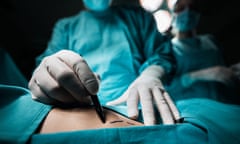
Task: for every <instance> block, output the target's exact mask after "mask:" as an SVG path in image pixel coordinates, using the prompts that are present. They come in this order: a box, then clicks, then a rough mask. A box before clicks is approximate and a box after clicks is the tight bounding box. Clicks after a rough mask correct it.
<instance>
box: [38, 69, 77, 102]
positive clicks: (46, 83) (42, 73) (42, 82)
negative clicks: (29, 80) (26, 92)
mask: <svg viewBox="0 0 240 144" xmlns="http://www.w3.org/2000/svg"><path fill="white" fill-rule="evenodd" d="M34 78H35V80H34V82H35V85H37V86H38V87H39V88H40V89H41V91H42V92H43V93H44V95H45V96H47V97H48V98H49V99H54V100H55V101H59V102H62V103H66V104H68V103H76V102H77V100H76V99H75V98H74V97H73V96H72V95H71V94H70V93H69V92H67V91H66V90H65V89H64V88H62V87H60V86H59V84H58V83H57V82H56V81H55V79H54V78H52V76H51V75H50V74H49V73H48V71H47V70H46V69H45V67H42V69H39V70H38V71H35V72H34Z"/></svg>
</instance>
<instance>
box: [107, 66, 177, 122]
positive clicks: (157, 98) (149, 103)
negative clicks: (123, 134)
mask: <svg viewBox="0 0 240 144" xmlns="http://www.w3.org/2000/svg"><path fill="white" fill-rule="evenodd" d="M163 74H164V70H163V69H162V68H161V67H159V66H155V65H153V66H149V67H148V68H147V69H145V70H144V71H143V72H142V74H141V75H140V76H139V77H138V78H137V79H136V80H135V81H134V82H133V83H132V84H131V85H130V86H129V88H128V89H127V91H126V92H125V93H124V94H123V95H122V96H121V97H119V98H118V99H116V100H113V101H111V102H108V103H107V105H117V104H120V103H123V102H127V107H128V116H129V117H130V118H132V119H137V118H138V116H139V113H138V104H139V102H140V103H141V107H142V115H143V120H144V124H145V125H153V124H155V123H156V118H155V115H154V104H155V103H156V104H157V108H158V110H159V112H160V114H161V113H162V114H163V115H164V116H166V117H164V119H166V121H167V122H166V123H168V124H170V123H173V121H172V118H171V113H170V111H169V109H167V104H166V101H165V100H163V92H164V91H163V85H162V82H161V80H160V77H161V76H162V75H163Z"/></svg>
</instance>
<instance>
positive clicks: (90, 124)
mask: <svg viewBox="0 0 240 144" xmlns="http://www.w3.org/2000/svg"><path fill="white" fill-rule="evenodd" d="M103 110H104V113H105V116H106V122H105V123H102V121H101V120H100V118H99V117H98V115H97V113H96V111H95V109H94V108H93V107H88V108H82V107H81V108H69V109H63V108H53V109H52V110H51V111H50V112H49V114H48V115H47V117H46V118H45V120H44V121H43V123H42V125H41V126H40V128H39V131H38V133H53V132H64V131H74V130H87V129H97V128H113V127H127V126H140V125H143V123H140V122H137V121H134V120H131V119H129V118H127V117H125V116H123V115H121V114H118V113H116V112H114V111H112V110H109V109H107V108H104V109H103Z"/></svg>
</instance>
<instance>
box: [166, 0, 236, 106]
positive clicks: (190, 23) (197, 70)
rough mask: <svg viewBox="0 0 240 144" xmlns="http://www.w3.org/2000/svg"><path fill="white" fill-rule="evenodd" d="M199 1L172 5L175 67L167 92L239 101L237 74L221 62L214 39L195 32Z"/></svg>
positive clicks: (176, 95)
mask: <svg viewBox="0 0 240 144" xmlns="http://www.w3.org/2000/svg"><path fill="white" fill-rule="evenodd" d="M199 2H200V1H198V0H178V1H177V2H176V4H175V6H174V8H173V20H172V32H173V34H174V37H173V39H172V40H171V42H172V49H173V53H174V57H175V58H176V62H177V66H176V67H177V69H176V71H175V74H174V77H173V78H172V81H171V82H170V83H169V84H167V86H166V87H167V91H168V92H169V94H170V95H171V96H172V98H173V99H175V100H179V99H189V98H193V97H194V98H196V97H197V98H199V97H203V98H210V99H214V100H219V101H222V102H226V103H239V92H238V88H237V87H238V86H239V79H238V74H237V73H236V72H234V70H233V69H232V68H230V67H227V66H226V65H225V62H224V59H223V55H222V49H221V48H220V46H219V44H218V43H217V41H216V39H214V37H213V36H212V35H210V34H201V35H200V34H198V33H197V26H198V23H199V20H200V16H201V9H200V7H199ZM235 67H236V66H235Z"/></svg>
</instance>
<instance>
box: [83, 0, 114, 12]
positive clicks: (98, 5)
mask: <svg viewBox="0 0 240 144" xmlns="http://www.w3.org/2000/svg"><path fill="white" fill-rule="evenodd" d="M111 3H112V0H83V4H84V6H85V7H86V8H88V9H90V10H92V11H104V10H106V9H108V7H109V6H110V5H111Z"/></svg>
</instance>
